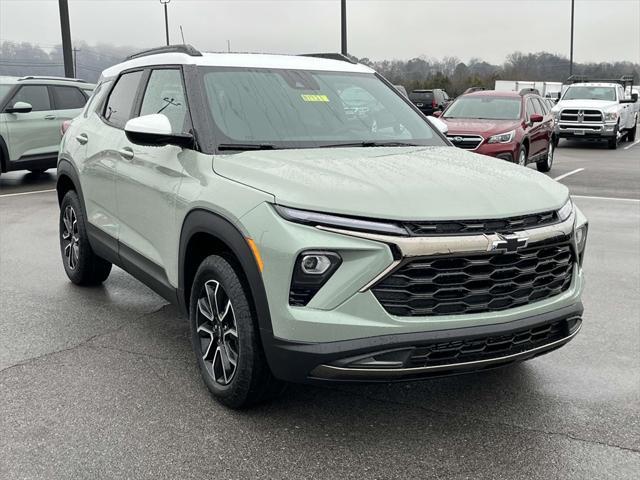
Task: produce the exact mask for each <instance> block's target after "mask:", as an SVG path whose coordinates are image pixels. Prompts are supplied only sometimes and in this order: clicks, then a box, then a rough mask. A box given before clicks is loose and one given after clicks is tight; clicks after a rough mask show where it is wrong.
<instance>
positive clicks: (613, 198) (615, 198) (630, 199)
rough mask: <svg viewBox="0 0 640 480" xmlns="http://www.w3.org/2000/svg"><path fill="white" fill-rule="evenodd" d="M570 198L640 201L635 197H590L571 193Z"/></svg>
mask: <svg viewBox="0 0 640 480" xmlns="http://www.w3.org/2000/svg"><path fill="white" fill-rule="evenodd" d="M571 197H572V198H588V199H590V200H616V201H618V202H640V200H639V199H637V198H620V197H592V196H589V195H571Z"/></svg>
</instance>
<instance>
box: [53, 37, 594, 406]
mask: <svg viewBox="0 0 640 480" xmlns="http://www.w3.org/2000/svg"><path fill="white" fill-rule="evenodd" d="M434 125H436V123H432V121H431V120H430V119H427V118H426V117H424V116H423V115H422V114H421V113H420V111H419V110H417V109H416V107H415V106H413V105H412V104H411V102H410V101H409V100H408V99H407V98H406V97H404V96H403V95H402V94H400V93H399V92H398V91H397V90H396V89H395V88H394V87H393V86H392V85H391V84H389V83H388V82H387V81H386V80H385V79H383V78H382V77H380V76H379V75H378V74H376V73H375V72H374V71H372V70H371V69H369V68H368V67H366V66H364V65H360V64H357V63H353V62H351V61H350V60H349V59H347V58H346V57H341V56H337V55H330V54H324V55H322V54H320V55H305V56H279V55H253V54H202V53H200V52H199V51H197V50H195V49H194V48H193V47H190V46H171V47H163V48H160V49H155V50H151V51H147V52H142V53H141V54H138V55H135V56H133V57H130V58H129V59H128V60H127V61H125V62H124V63H122V64H120V65H117V66H115V67H112V68H110V69H108V70H106V71H105V72H103V75H102V77H101V79H100V82H99V84H98V86H97V88H96V91H95V93H94V95H93V97H92V98H91V100H90V101H89V103H88V105H87V107H86V108H85V110H84V112H83V113H82V114H81V115H80V116H79V117H77V118H76V119H75V120H74V121H73V122H72V123H71V125H70V126H69V128H68V129H67V131H66V133H65V135H64V138H63V140H62V145H61V150H60V158H59V162H58V184H57V191H58V198H59V201H60V249H61V252H62V261H63V265H64V269H65V271H66V273H67V275H68V276H69V278H70V279H71V281H73V282H74V283H76V284H78V285H93V284H98V283H101V282H104V281H105V280H106V279H107V277H108V275H109V272H110V270H111V267H112V264H116V265H118V266H120V267H122V268H123V269H124V270H126V271H128V272H130V273H131V274H132V275H134V276H135V277H136V278H138V279H140V280H141V281H142V282H143V283H145V284H146V285H148V286H149V287H151V288H152V289H153V290H155V291H156V292H158V293H159V294H160V295H162V296H163V297H164V298H166V299H167V300H169V301H171V302H173V303H175V304H176V305H178V306H179V307H180V309H181V311H182V312H184V314H185V315H187V316H188V317H189V322H190V329H191V337H192V341H193V348H194V350H195V353H196V358H197V362H198V365H199V368H200V370H201V373H202V377H203V379H204V382H205V383H206V385H207V387H208V388H209V389H210V391H211V392H212V394H213V395H214V396H215V397H216V398H218V399H219V400H220V401H221V402H223V403H224V404H226V405H228V406H230V407H233V408H240V407H244V406H247V405H251V404H253V403H255V402H258V401H261V400H265V399H267V398H270V397H271V396H273V395H275V394H276V393H278V392H279V391H280V390H281V388H282V385H283V384H284V382H283V381H293V382H309V383H314V382H315V383H326V382H343V381H354V382H380V381H383V382H386V381H393V380H413V379H424V378H428V377H432V376H439V375H449V374H455V373H462V372H471V371H477V370H483V369H486V368H490V367H496V366H501V365H505V364H508V363H511V362H515V361H521V360H526V359H529V358H533V357H535V356H537V355H540V354H542V353H546V352H549V351H551V350H553V349H556V348H558V347H560V346H562V345H564V344H565V343H567V342H568V341H569V340H571V339H572V338H573V337H574V336H575V335H576V334H577V333H578V331H579V329H580V326H581V316H582V310H583V309H582V304H581V301H580V295H581V292H582V288H583V273H582V261H583V255H584V248H585V242H586V236H587V221H586V219H585V217H584V216H583V215H582V213H581V212H580V210H579V209H578V208H577V207H576V206H575V205H574V204H573V203H572V202H571V199H570V198H569V194H568V191H567V188H566V187H564V186H563V185H561V184H559V183H556V182H555V181H553V180H551V179H550V178H548V177H546V176H545V175H543V174H540V173H538V172H535V171H533V170H531V169H527V168H522V167H518V166H517V165H512V164H508V163H505V162H502V161H500V160H496V159H492V158H488V157H485V156H480V155H477V154H473V153H471V152H467V151H464V150H461V149H457V148H455V147H453V146H452V145H451V144H450V143H449V142H448V141H447V139H446V136H445V135H443V134H442V133H441V132H440V131H439V130H438V129H437V128H435V127H434Z"/></svg>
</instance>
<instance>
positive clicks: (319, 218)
mask: <svg viewBox="0 0 640 480" xmlns="http://www.w3.org/2000/svg"><path fill="white" fill-rule="evenodd" d="M274 208H275V209H276V212H278V214H279V215H280V216H281V217H282V218H284V219H285V220H289V221H290V222H296V223H303V224H305V225H313V226H318V225H324V226H327V227H336V228H346V229H349V230H359V231H364V232H376V233H386V234H391V235H408V232H407V230H406V229H405V228H404V227H401V226H400V225H398V224H395V223H392V222H378V221H375V220H365V219H362V218H353V217H343V216H341V215H331V214H328V213H320V212H311V211H309V210H298V209H296V208H289V207H283V206H281V205H274Z"/></svg>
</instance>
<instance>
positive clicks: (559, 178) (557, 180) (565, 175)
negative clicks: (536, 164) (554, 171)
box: [554, 168, 584, 182]
mask: <svg viewBox="0 0 640 480" xmlns="http://www.w3.org/2000/svg"><path fill="white" fill-rule="evenodd" d="M583 170H584V168H576V169H575V170H571V171H570V172H567V173H563V174H562V175H560V176H557V177H556V178H554V180H555V181H556V182H559V181H560V180H562V179H563V178H567V177H568V176H569V175H573V174H574V173H578V172H581V171H583Z"/></svg>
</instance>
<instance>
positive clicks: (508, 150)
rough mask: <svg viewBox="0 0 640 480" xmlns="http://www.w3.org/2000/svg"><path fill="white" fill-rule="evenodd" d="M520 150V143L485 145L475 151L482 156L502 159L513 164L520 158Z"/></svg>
mask: <svg viewBox="0 0 640 480" xmlns="http://www.w3.org/2000/svg"><path fill="white" fill-rule="evenodd" d="M519 150H520V143H519V142H511V143H486V140H483V143H482V144H480V146H479V147H478V148H476V149H475V150H473V152H475V153H479V154H481V155H488V156H490V157H496V158H500V159H502V160H506V161H508V162H513V161H514V159H515V158H518V152H519Z"/></svg>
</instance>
